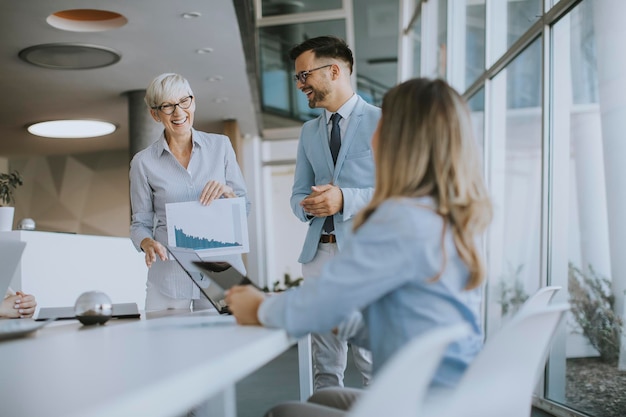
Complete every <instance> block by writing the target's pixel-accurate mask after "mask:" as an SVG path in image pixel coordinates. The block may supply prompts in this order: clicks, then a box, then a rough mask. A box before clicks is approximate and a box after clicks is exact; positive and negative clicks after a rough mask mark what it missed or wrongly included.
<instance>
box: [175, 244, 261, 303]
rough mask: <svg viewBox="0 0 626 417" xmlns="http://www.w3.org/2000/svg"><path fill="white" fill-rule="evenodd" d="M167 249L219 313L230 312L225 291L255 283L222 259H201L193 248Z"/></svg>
mask: <svg viewBox="0 0 626 417" xmlns="http://www.w3.org/2000/svg"><path fill="white" fill-rule="evenodd" d="M167 249H168V251H169V252H170V253H171V254H172V257H173V258H174V259H175V260H176V262H178V264H179V265H180V266H181V268H183V270H184V271H185V272H186V273H187V276H188V277H189V278H191V280H192V281H193V282H194V283H195V284H196V286H197V287H198V288H199V289H200V292H202V294H204V296H205V297H206V298H207V299H208V300H209V302H210V303H211V304H212V305H213V307H215V309H216V310H217V312H218V313H220V314H231V311H230V309H229V308H228V305H227V304H226V300H225V299H224V298H225V294H224V293H225V291H226V290H228V289H229V288H231V287H233V286H235V285H254V286H255V287H256V285H255V284H254V283H253V282H252V281H250V279H248V277H246V276H245V275H244V273H243V272H242V271H240V270H239V269H238V268H236V267H235V266H233V264H231V263H230V262H226V261H223V260H212V261H207V260H203V259H202V258H201V257H200V255H198V254H197V253H196V251H194V250H193V249H188V248H177V247H174V246H168V247H167Z"/></svg>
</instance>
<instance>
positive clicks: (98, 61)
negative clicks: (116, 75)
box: [18, 43, 122, 69]
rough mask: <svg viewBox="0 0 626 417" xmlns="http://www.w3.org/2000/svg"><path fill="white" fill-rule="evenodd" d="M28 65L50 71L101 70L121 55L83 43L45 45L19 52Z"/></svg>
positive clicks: (111, 50)
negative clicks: (49, 69) (50, 69)
mask: <svg viewBox="0 0 626 417" xmlns="http://www.w3.org/2000/svg"><path fill="white" fill-rule="evenodd" d="M18 55H19V57H20V58H21V59H22V60H24V61H26V62H28V63H29V64H33V65H37V66H39V67H44V68H52V69H90V68H102V67H107V66H109V65H113V64H115V63H116V62H118V61H119V60H120V59H121V58H122V55H121V54H120V53H119V52H117V51H116V50H114V49H111V48H107V47H104V46H98V45H88V44H83V43H47V44H43V45H34V46H30V47H28V48H26V49H22V50H21V51H20V52H19V54H18Z"/></svg>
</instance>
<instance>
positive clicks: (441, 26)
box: [436, 0, 448, 78]
mask: <svg viewBox="0 0 626 417" xmlns="http://www.w3.org/2000/svg"><path fill="white" fill-rule="evenodd" d="M437 5H438V7H437V74H436V75H437V76H438V77H440V78H446V77H447V71H448V62H447V60H448V0H438V1H437Z"/></svg>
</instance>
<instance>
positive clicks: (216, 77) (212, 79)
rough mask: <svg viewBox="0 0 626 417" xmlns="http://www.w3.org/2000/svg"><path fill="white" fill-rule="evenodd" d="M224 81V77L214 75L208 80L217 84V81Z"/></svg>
mask: <svg viewBox="0 0 626 417" xmlns="http://www.w3.org/2000/svg"><path fill="white" fill-rule="evenodd" d="M223 79H224V77H222V76H221V75H214V76H212V77H209V78H207V79H206V80H207V81H209V82H212V83H213V82H216V81H222V80H223Z"/></svg>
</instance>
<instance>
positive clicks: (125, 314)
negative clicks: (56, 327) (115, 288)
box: [35, 303, 141, 321]
mask: <svg viewBox="0 0 626 417" xmlns="http://www.w3.org/2000/svg"><path fill="white" fill-rule="evenodd" d="M140 316H141V315H140V314H139V308H138V307H137V303H117V304H113V314H112V315H111V318H113V319H138V318H139V317H140ZM51 318H53V319H57V320H72V319H76V315H75V314H74V307H41V308H40V309H39V313H38V314H37V318H36V319H35V320H37V321H41V320H48V319H51Z"/></svg>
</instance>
